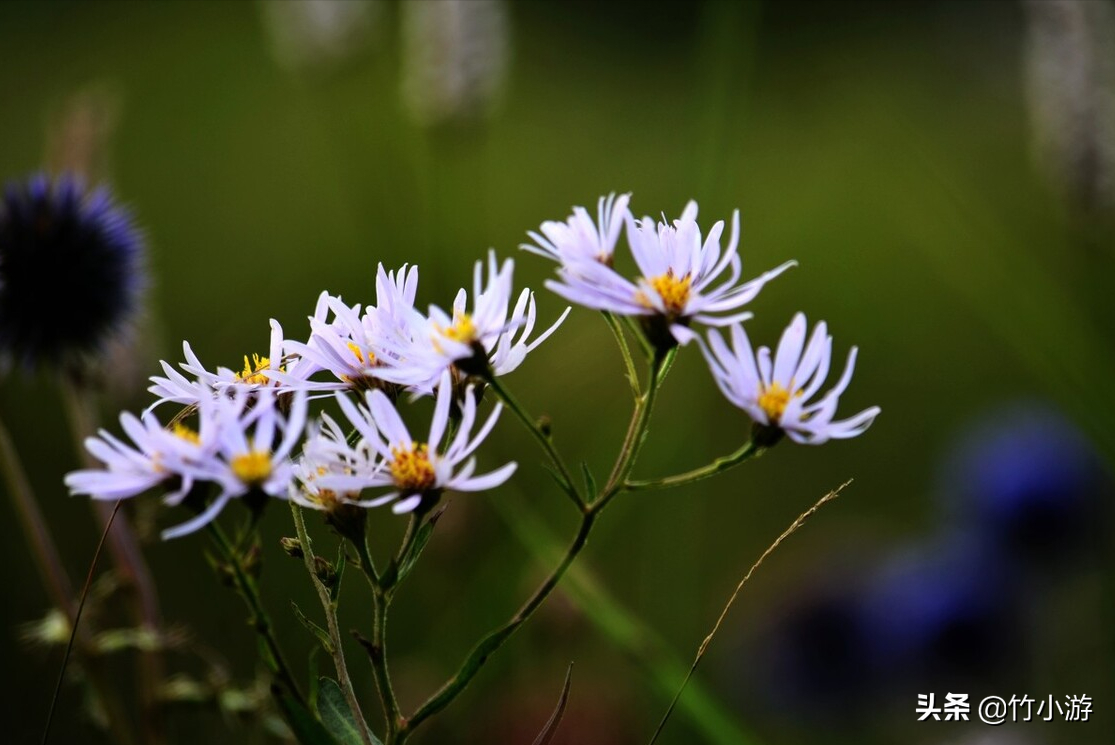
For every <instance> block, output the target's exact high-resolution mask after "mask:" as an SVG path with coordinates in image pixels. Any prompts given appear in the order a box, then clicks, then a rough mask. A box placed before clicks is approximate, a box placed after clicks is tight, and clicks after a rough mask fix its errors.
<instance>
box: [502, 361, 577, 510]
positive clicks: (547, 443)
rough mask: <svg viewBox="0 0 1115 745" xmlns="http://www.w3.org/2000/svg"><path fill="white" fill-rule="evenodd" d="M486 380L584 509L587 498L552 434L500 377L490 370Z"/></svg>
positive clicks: (566, 491) (567, 490) (562, 483)
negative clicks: (506, 386)
mask: <svg viewBox="0 0 1115 745" xmlns="http://www.w3.org/2000/svg"><path fill="white" fill-rule="evenodd" d="M484 381H485V382H486V383H487V384H488V385H489V386H490V387H491V389H492V390H493V391H494V392H495V394H496V395H497V396H499V398H500V400H501V401H503V403H504V405H506V406H507V408H509V409H511V411H512V412H513V413H514V414H515V416H517V417H518V418H519V421H521V422H522V423H523V426H524V427H526V428H527V430H528V431H529V432H530V433H531V435H532V436H533V437H534V439H535V440H537V441H538V444H539V445H541V446H542V449H543V450H544V451H545V452H546V455H547V456H548V457H549V458H550V463H552V464H553V466H554V469H555V470H556V471H557V474H558V477H559V482H560V484H561V488H562V491H564V492H565V493H566V494H567V495H568V496H569V498H570V499H571V500H573V503H574V504H576V505H577V509H578V510H584V509H585V507H586V502H585V499H584V498H583V497H582V496H581V494H580V492H579V491H578V490H577V486H576V482H575V481H574V480H573V476H572V475H571V474H570V472H569V468H568V467H567V466H566V465H565V461H564V460H563V459H562V457H561V454H560V453H559V452H558V451H557V448H556V447H554V443H553V440H551V439H550V436H549V435H548V434H547V433H545V432H543V431H542V428H541V427H539V426H538V422H537V421H535V420H534V419H533V418H531V416H530V415H529V414H528V413H527V412H526V410H525V409H523V407H522V406H521V405H520V404H519V402H518V401H516V400H515V397H514V396H512V395H511V391H509V390H507V388H505V387H504V385H503V383H502V382H501V381H500V379H499V378H498V377H496V376H495V375H494V374H492V373H490V372H489V373H488V374H487V375H486V376H485V378H484Z"/></svg>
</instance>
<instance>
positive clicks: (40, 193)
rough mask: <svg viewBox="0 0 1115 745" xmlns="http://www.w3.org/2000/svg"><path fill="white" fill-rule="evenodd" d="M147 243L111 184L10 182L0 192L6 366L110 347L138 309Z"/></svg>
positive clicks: (2, 357) (1, 327) (0, 349)
mask: <svg viewBox="0 0 1115 745" xmlns="http://www.w3.org/2000/svg"><path fill="white" fill-rule="evenodd" d="M142 255H143V241H142V239H141V236H140V233H139V231H138V230H137V229H136V227H135V226H134V224H133V223H132V219H131V217H130V215H129V214H128V212H127V211H126V210H124V209H123V208H121V207H119V206H117V205H116V204H115V203H114V201H113V200H112V197H111V195H110V193H109V191H108V189H107V188H105V187H101V188H99V189H96V190H93V191H87V190H86V189H85V187H84V186H83V185H82V183H81V182H80V181H79V180H78V179H77V178H76V177H73V176H68V175H64V176H60V177H58V178H56V179H54V180H53V181H51V180H50V179H48V178H47V177H46V176H43V175H39V176H35V177H33V178H31V179H30V180H28V181H27V182H26V183H22V184H15V183H13V184H9V185H8V187H7V190H6V191H5V193H4V195H3V197H2V198H0V364H6V363H8V362H10V361H16V362H18V363H21V364H23V365H24V366H26V367H28V368H35V367H38V366H39V365H41V364H43V363H46V364H57V363H62V362H69V361H74V360H77V359H81V358H83V357H86V356H88V355H96V354H97V353H100V352H102V351H103V350H104V347H105V345H106V343H107V342H108V341H109V340H111V339H112V338H113V337H114V336H116V335H117V334H119V333H120V332H121V331H122V330H124V328H125V327H126V325H127V323H128V321H129V320H130V319H131V317H132V315H133V314H134V313H135V311H136V307H137V305H138V303H139V295H140V292H141V290H142V287H143V271H142Z"/></svg>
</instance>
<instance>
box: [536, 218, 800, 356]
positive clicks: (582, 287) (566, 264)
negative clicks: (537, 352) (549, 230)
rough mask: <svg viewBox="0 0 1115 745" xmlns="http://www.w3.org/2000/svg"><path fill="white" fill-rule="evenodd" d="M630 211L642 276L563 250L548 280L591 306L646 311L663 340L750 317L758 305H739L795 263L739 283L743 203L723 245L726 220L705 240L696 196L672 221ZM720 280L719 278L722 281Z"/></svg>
mask: <svg viewBox="0 0 1115 745" xmlns="http://www.w3.org/2000/svg"><path fill="white" fill-rule="evenodd" d="M625 219H626V223H627V242H628V244H629V245H630V248H631V253H632V255H633V256H634V258H635V263H636V264H637V265H638V268H639V271H640V272H641V276H640V277H639V278H638V279H637V280H636V281H634V282H632V281H630V280H628V279H626V278H625V277H623V276H622V275H620V274H619V273H618V272H617V271H615V269H613V268H612V267H611V266H608V265H607V264H606V263H601V262H599V261H566V260H565V257H564V256H563V257H562V266H561V267H560V268H559V269H558V275H559V277H560V280H557V281H555V280H548V281H547V282H546V287H548V288H549V289H550V290H552V291H553V292H555V293H557V294H558V295H560V296H562V297H563V298H565V299H567V300H570V301H572V302H575V303H579V304H580V305H584V306H586V307H589V308H595V309H597V310H604V311H610V312H613V313H618V314H621V315H629V316H640V317H642V318H643V319H645V321H644V326H645V328H646V330H647V333H648V336H649V338H650V339H651V341H652V342H653V343H654V344H655V345H656V346H659V347H660V348H662V347H669V346H673V345H676V344H678V343H681V344H686V343H688V342H689V341H691V340H692V339H693V338H694V337H695V336H696V334H695V333H694V332H693V331H691V330H690V329H689V325H690V324H691V323H692V322H694V321H698V322H700V323H704V324H708V325H711V326H728V325H731V324H732V323H737V322H739V321H743V320H746V319H747V318H750V317H751V314H750V313H748V312H745V311H740V310H739V309H740V308H742V307H743V306H744V305H746V304H747V303H748V302H750V301H751V300H752V299H754V297H755V296H756V295H758V294H759V291H760V290H761V289H762V288H763V285H765V284H766V283H767V282H768V281H770V280H771V279H773V278H775V277H777V276H778V275H779V274H781V273H782V272H784V271H785V270H786V269H788V268H790V267H791V266H794V265H795V262H793V261H788V262H786V263H785V264H782V265H781V266H779V267H777V268H776V269H773V270H771V271H769V272H766V273H765V274H762V275H761V276H759V277H757V278H756V279H753V280H751V281H749V282H744V283H743V284H738V281H739V278H740V275H741V273H742V268H741V262H740V258H739V254H738V253H737V248H738V245H739V212H738V211H737V212H735V213H734V214H733V215H732V232H731V236H730V238H729V240H728V247H727V250H725V251H723V252H721V247H720V236H721V234H722V233H723V232H724V223H723V221H721V222H717V223H716V224H715V225H713V226H712V229H711V230H710V231H709V232H708V235H707V236H705V238H704V240H703V242H702V238H701V230H700V228H699V227H698V225H697V203H696V202H690V203H689V204H688V205H686V208H685V211H684V212H683V213H682V215H681V218H680V219H678V220H675V221H674V223H673V224H672V225H669V224H667V223H664V222H661V223H655V222H654V220H652V219H651V218H649V217H646V218H643V219H642V220H635V219H634V218H632V217H631V216H630V215H627V216H626V217H625ZM567 253H568V252H567ZM726 271H727V272H728V276H727V278H725V277H724V273H725V272H726ZM714 283H719V284H717V285H716V286H715V287H714V286H713V284H714ZM723 314H729V315H723Z"/></svg>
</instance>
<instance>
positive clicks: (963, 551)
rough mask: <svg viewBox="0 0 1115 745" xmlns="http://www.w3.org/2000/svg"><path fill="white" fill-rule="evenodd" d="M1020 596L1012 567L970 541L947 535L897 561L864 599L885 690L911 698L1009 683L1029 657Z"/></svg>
mask: <svg viewBox="0 0 1115 745" xmlns="http://www.w3.org/2000/svg"><path fill="white" fill-rule="evenodd" d="M1019 590H1020V586H1019V581H1018V578H1017V575H1016V573H1015V572H1014V571H1012V567H1011V565H1010V564H1008V563H1006V562H1003V561H1002V560H1001V558H1000V556H999V554H998V553H997V552H995V551H991V550H988V549H987V547H986V546H984V545H983V544H982V543H981V542H980V541H978V540H972V539H971V538H970V537H968V536H963V535H956V534H948V535H945V536H942V537H941V538H940V539H938V540H936V541H933V542H931V543H929V544H928V545H925V546H919V547H917V548H914V549H911V550H908V551H906V552H900V553H898V554H896V555H895V556H893V557H892V558H891V559H890V560H889V561H888V562H887V563H886V564H884V565H883V566H882V567H881V568H880V570H879V571H878V573H877V574H876V575H875V576H874V577H872V578H871V579H870V580H869V581H868V583H867V586H866V588H865V591H864V596H863V603H864V606H863V607H864V612H865V614H866V624H867V626H868V635H869V638H870V639H871V657H872V659H873V661H874V664H875V666H876V667H877V669H878V674H879V676H880V679H881V680H883V681H885V684H886V688H887V689H888V690H889V691H891V692H893V693H894V694H895V695H899V696H907V695H912V693H913V692H914V691H915V689H916V690H921V691H923V692H924V691H929V690H937V688H940V689H941V690H945V689H946V688H950V689H954V690H960V689H963V690H978V689H979V688H980V687H981V686H987V685H990V684H992V683H994V682H996V681H1001V680H1004V679H1005V680H1006V681H1008V682H1009V681H1010V680H1011V673H1014V672H1016V671H1017V670H1018V669H1019V668H1021V667H1024V666H1025V664H1026V659H1027V648H1026V643H1025V637H1026V633H1025V621H1024V614H1022V613H1021V612H1020V611H1021V606H1020V592H1019ZM935 686H936V687H937V688H935Z"/></svg>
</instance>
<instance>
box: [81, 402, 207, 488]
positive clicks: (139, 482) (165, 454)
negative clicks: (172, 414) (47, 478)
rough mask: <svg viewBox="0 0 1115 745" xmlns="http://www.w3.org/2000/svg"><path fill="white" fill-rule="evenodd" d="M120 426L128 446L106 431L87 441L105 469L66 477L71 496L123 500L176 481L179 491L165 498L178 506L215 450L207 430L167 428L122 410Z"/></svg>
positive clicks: (151, 418) (147, 416) (148, 414)
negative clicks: (198, 466) (203, 463)
mask: <svg viewBox="0 0 1115 745" xmlns="http://www.w3.org/2000/svg"><path fill="white" fill-rule="evenodd" d="M120 426H121V428H122V429H123V430H124V434H126V435H127V436H128V438H129V439H130V440H131V441H132V444H130V445H129V444H127V443H125V442H124V441H122V440H120V439H118V438H117V437H115V436H113V435H112V434H110V433H109V432H108V431H107V430H104V429H102V430H100V431H99V432H98V434H97V436H96V437H88V438H86V440H85V448H86V449H87V450H88V451H89V452H90V453H91V454H92V455H93V457H94V458H96V459H97V460H99V461H101V462H102V463H103V464H104V468H90V469H85V470H80V471H74V472H72V473H70V474H68V475H67V476H66V479H65V483H66V486H67V487H69V489H70V493H71V494H86V495H88V496H90V497H92V498H93V499H101V500H117V499H127V498H129V497H134V496H136V495H138V494H142V493H143V492H145V491H147V490H148V489H151V488H153V487H155V486H158V485H160V484H168V483H171V482H173V481H174V480H175V479H179V482H178V484H177V488H176V489H175V490H174V491H173V492H172V493H171V494H169V495H168V496H167V499H168V500H170V501H173V502H177V501H179V500H181V499H182V497H183V496H185V494H186V493H187V492H189V490H190V488H191V487H192V486H193V483H194V476H193V469H194V468H196V467H197V465H198V464H200V463H202V462H204V461H205V460H206V459H207V458H208V457H209V456H210V455H211V454H212V452H213V451H214V450H215V441H214V438H213V434H214V430H213V428H212V427H211V426H204V427H203V428H202V430H201V432H197V431H194V430H192V429H190V428H188V427H185V426H183V425H181V424H176V425H174V426H173V427H171V428H170V429H167V428H166V427H164V426H163V425H162V424H161V423H159V421H158V420H157V419H156V418H155V415H154V414H152V413H151V412H144V414H143V416H142V417H136V416H135V415H134V414H131V413H129V412H124V413H122V414H121V415H120ZM203 436H204V439H203Z"/></svg>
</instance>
